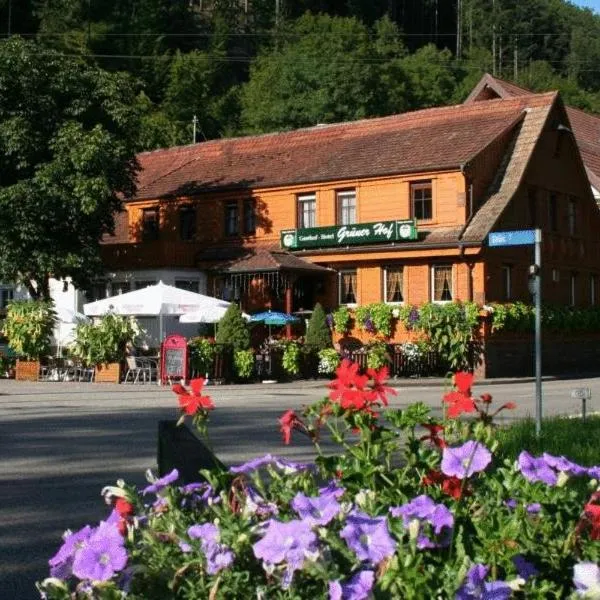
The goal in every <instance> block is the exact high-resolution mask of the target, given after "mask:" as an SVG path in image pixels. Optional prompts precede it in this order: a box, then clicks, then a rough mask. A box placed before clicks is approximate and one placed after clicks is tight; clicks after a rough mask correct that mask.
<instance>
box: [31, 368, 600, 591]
mask: <svg viewBox="0 0 600 600" xmlns="http://www.w3.org/2000/svg"><path fill="white" fill-rule="evenodd" d="M336 374H337V378H336V379H335V380H334V381H332V382H331V383H330V384H329V387H330V391H329V396H328V397H327V398H325V399H323V400H322V401H320V402H318V403H316V404H315V405H313V406H311V407H308V408H307V409H306V410H305V412H304V414H303V415H302V416H299V415H297V414H295V413H294V412H293V411H287V412H286V413H285V414H284V415H283V416H282V417H281V419H280V428H281V432H282V434H283V437H284V441H285V442H286V443H289V442H290V441H291V437H292V435H293V434H294V433H296V434H301V435H305V436H308V437H309V438H310V440H311V441H312V442H313V444H314V446H315V450H316V453H317V458H316V461H315V463H314V464H299V463H294V462H291V461H288V460H286V459H283V458H277V457H274V456H271V455H267V456H264V457H262V458H257V459H255V460H251V461H249V462H248V463H246V464H243V465H238V466H234V467H230V468H229V469H226V468H222V469H215V470H212V471H205V472H203V477H204V479H202V478H200V477H199V481H198V482H195V483H192V484H187V485H177V478H178V473H177V472H176V471H173V472H171V473H169V474H167V475H165V476H164V477H162V478H160V479H155V478H154V477H152V476H151V475H150V476H149V478H150V482H149V485H148V486H147V487H146V488H144V489H143V490H141V491H137V490H136V489H134V488H132V487H130V486H127V485H125V484H124V483H120V484H119V485H117V486H115V487H109V488H106V489H105V490H104V495H105V497H106V499H107V500H108V501H109V502H110V504H111V505H112V512H111V513H110V515H109V516H108V517H107V518H106V520H105V521H103V522H101V523H100V524H99V525H98V526H97V527H90V526H86V527H84V528H83V529H81V530H79V531H77V532H75V533H68V534H67V535H66V537H65V540H64V543H63V545H62V546H61V547H60V549H59V550H58V552H57V554H56V555H55V556H54V557H52V558H51V560H50V568H51V576H52V577H51V578H50V579H47V580H45V581H44V582H43V583H42V584H40V587H41V589H42V590H43V591H44V593H45V594H46V597H47V598H49V599H51V600H52V599H65V600H66V599H67V598H71V597H72V596H70V594H71V593H72V592H73V591H74V590H77V592H78V593H79V595H78V596H77V598H99V599H115V598H121V597H123V596H124V594H125V592H126V593H127V598H130V599H135V600H142V599H143V600H154V599H156V600H158V599H160V600H164V599H169V598H182V599H188V600H191V599H201V598H202V599H204V598H210V599H216V598H256V599H267V598H269V599H271V598H274V599H276V598H281V599H283V598H294V599H301V598H311V599H313V598H329V599H330V600H344V599H352V600H361V599H366V598H370V597H375V598H415V599H421V598H444V599H445V598H458V599H460V600H471V599H476V598H490V599H491V598H494V599H498V600H502V599H508V598H525V597H526V598H536V599H540V600H541V599H546V598H568V597H570V596H573V597H584V594H586V593H587V594H588V596H587V597H589V598H598V597H599V596H598V594H599V593H600V569H599V567H598V561H599V560H600V544H598V541H599V540H600V491H599V488H598V478H599V477H600V467H597V466H594V467H584V466H580V465H577V464H575V463H574V462H572V461H570V460H568V459H567V458H565V457H562V456H552V455H550V454H544V455H543V456H540V457H535V456H532V455H531V454H529V453H528V452H526V451H522V452H521V453H520V454H519V456H518V458H517V460H516V461H514V460H502V459H500V458H499V457H498V455H497V453H496V450H497V446H498V442H497V439H496V430H495V429H494V426H493V418H494V416H495V415H496V414H497V413H498V412H499V411H501V410H510V409H511V408H514V404H513V403H510V402H509V403H506V404H504V405H502V406H500V408H498V409H492V397H491V396H490V395H489V394H483V395H481V396H480V397H479V398H476V397H473V395H472V393H471V384H472V380H473V377H472V375H469V374H466V373H457V374H456V376H455V386H456V387H455V389H454V390H453V391H451V392H449V393H447V394H446V395H445V396H444V398H443V402H444V406H445V407H446V412H447V414H448V417H449V418H448V420H446V421H444V422H439V421H436V420H435V419H433V418H432V417H431V416H430V415H429V409H428V408H427V407H426V406H424V405H422V404H414V405H412V406H409V407H407V408H405V409H402V410H399V409H388V408H387V404H388V396H389V395H390V394H395V392H394V391H393V390H391V389H389V388H387V387H386V385H385V379H386V377H387V369H386V368H383V369H381V370H379V371H374V370H369V371H368V372H367V373H366V374H364V375H361V374H360V373H359V370H358V365H353V364H351V363H349V362H348V361H344V362H343V363H342V364H341V365H340V367H339V368H338V370H337V373H336ZM175 391H176V392H177V394H178V396H179V405H180V407H181V409H182V412H183V413H184V414H187V415H190V416H192V417H193V419H194V423H195V425H196V426H197V427H198V429H199V431H201V432H205V431H206V425H207V419H208V415H209V412H210V411H211V410H212V409H213V403H212V402H211V400H210V399H209V398H207V397H206V396H203V395H202V383H201V382H196V383H193V385H192V392H191V393H190V392H188V391H187V390H186V389H185V388H183V387H182V386H179V387H177V388H176V390H175ZM465 414H466V415H467V417H468V418H467V419H466V420H462V419H459V417H462V415H465ZM324 429H327V430H328V431H329V435H330V436H331V438H332V439H333V440H334V441H335V442H337V443H338V444H339V445H340V452H339V453H338V454H334V455H329V454H328V455H324V454H323V453H322V452H321V451H320V440H321V438H322V434H323V430H324Z"/></svg>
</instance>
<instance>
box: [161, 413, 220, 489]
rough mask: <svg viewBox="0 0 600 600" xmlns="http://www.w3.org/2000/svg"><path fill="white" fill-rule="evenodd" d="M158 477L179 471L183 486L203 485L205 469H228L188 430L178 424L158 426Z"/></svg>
mask: <svg viewBox="0 0 600 600" xmlns="http://www.w3.org/2000/svg"><path fill="white" fill-rule="evenodd" d="M157 462H158V473H159V475H160V476H161V477H162V476H163V475H166V474H167V473H170V472H171V471H172V470H173V469H177V470H178V471H179V482H180V483H184V484H186V483H193V482H196V481H201V480H202V479H203V478H202V476H201V475H200V470H201V469H224V468H225V467H224V465H223V463H222V462H221V461H220V460H219V459H218V458H217V457H216V456H215V455H214V454H213V453H212V451H211V450H209V449H208V448H207V447H206V445H205V444H204V443H203V442H202V440H200V439H198V438H197V437H196V436H195V435H194V433H193V432H192V431H190V429H188V427H187V426H186V425H185V424H183V425H180V426H177V421H159V422H158V456H157Z"/></svg>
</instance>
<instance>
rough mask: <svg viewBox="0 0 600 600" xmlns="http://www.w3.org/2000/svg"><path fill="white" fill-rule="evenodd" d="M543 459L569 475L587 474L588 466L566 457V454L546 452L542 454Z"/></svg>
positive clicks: (550, 465)
mask: <svg viewBox="0 0 600 600" xmlns="http://www.w3.org/2000/svg"><path fill="white" fill-rule="evenodd" d="M542 457H543V459H544V460H545V461H546V464H547V465H548V466H549V467H552V468H553V469H556V470H557V471H562V472H564V473H567V474H569V475H573V476H575V477H578V476H580V475H586V474H587V471H588V470H587V468H586V467H582V466H580V465H578V464H577V463H574V462H573V461H571V460H569V459H568V458H565V457H564V456H553V455H552V454H548V453H547V452H544V454H542Z"/></svg>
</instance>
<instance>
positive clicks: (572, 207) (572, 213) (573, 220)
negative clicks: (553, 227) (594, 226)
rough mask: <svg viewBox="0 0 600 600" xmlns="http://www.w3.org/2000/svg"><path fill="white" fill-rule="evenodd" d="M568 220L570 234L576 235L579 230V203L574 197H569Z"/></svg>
mask: <svg viewBox="0 0 600 600" xmlns="http://www.w3.org/2000/svg"><path fill="white" fill-rule="evenodd" d="M567 210H568V212H567V221H568V223H569V235H575V232H576V231H577V204H576V202H575V200H574V199H573V198H570V199H569V203H568V205H567Z"/></svg>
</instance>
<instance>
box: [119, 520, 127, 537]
mask: <svg viewBox="0 0 600 600" xmlns="http://www.w3.org/2000/svg"><path fill="white" fill-rule="evenodd" d="M117 531H118V532H119V533H120V534H121V535H122V536H123V537H125V536H126V535H127V519H124V518H123V517H121V518H120V519H119V522H118V523H117Z"/></svg>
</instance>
